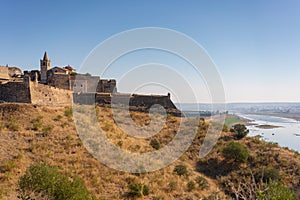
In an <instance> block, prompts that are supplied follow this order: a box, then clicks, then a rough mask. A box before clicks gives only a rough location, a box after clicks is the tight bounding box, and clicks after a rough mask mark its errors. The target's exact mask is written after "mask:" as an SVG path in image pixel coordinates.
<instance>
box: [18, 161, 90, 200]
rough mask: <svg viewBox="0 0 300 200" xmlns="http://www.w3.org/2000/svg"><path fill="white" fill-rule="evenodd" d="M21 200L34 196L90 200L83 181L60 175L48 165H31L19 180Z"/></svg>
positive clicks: (66, 199) (58, 199) (60, 199)
mask: <svg viewBox="0 0 300 200" xmlns="http://www.w3.org/2000/svg"><path fill="white" fill-rule="evenodd" d="M19 188H20V196H19V197H20V198H22V199H30V198H31V195H32V194H35V195H38V194H43V195H46V196H48V197H50V198H51V199H52V198H53V199H55V200H71V199H72V200H77V199H78V200H88V199H90V197H89V194H88V191H87V189H86V187H85V186H84V184H83V181H82V180H81V179H80V178H78V177H76V176H74V177H69V176H67V175H65V174H62V173H59V172H58V171H57V169H56V168H54V167H51V166H49V165H46V164H36V165H31V166H30V167H29V169H27V170H26V172H25V174H24V175H23V176H22V177H21V178H20V179H19Z"/></svg>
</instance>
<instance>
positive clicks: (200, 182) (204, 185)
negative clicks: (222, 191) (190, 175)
mask: <svg viewBox="0 0 300 200" xmlns="http://www.w3.org/2000/svg"><path fill="white" fill-rule="evenodd" d="M195 181H196V183H197V184H198V186H199V188H200V189H201V190H204V189H207V188H209V183H208V181H207V180H206V179H205V178H203V177H202V176H198V177H197V178H196V180H195Z"/></svg>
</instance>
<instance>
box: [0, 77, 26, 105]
mask: <svg viewBox="0 0 300 200" xmlns="http://www.w3.org/2000/svg"><path fill="white" fill-rule="evenodd" d="M0 101H5V102H17V103H31V97H30V91H29V87H28V84H27V83H26V82H7V83H5V84H0Z"/></svg>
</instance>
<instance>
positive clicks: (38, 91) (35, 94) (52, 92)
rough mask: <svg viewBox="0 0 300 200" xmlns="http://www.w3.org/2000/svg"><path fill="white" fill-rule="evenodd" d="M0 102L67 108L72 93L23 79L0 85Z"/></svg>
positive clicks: (70, 101) (70, 102)
mask: <svg viewBox="0 0 300 200" xmlns="http://www.w3.org/2000/svg"><path fill="white" fill-rule="evenodd" d="M0 91H1V92H0V101H4V102H16V103H32V104H36V105H43V106H67V105H71V104H72V91H69V90H63V89H59V88H55V87H51V86H48V85H43V84H39V83H37V82H34V81H31V80H29V79H28V78H27V79H26V78H24V81H22V82H20V81H17V82H7V83H5V84H0Z"/></svg>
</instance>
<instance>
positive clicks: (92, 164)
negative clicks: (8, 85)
mask: <svg viewBox="0 0 300 200" xmlns="http://www.w3.org/2000/svg"><path fill="white" fill-rule="evenodd" d="M97 115H98V119H99V123H100V126H101V127H102V129H103V130H105V131H106V135H107V137H108V138H109V140H110V141H111V142H112V143H114V144H115V145H117V146H119V147H120V148H122V149H126V150H128V151H132V152H146V151H154V150H155V148H157V146H155V145H153V143H151V141H152V140H154V139H155V140H156V141H157V143H158V144H159V146H161V147H162V146H164V145H165V144H167V143H168V142H170V141H171V140H172V138H173V137H174V134H175V133H176V130H177V128H178V125H179V121H180V118H178V117H173V116H170V115H168V117H167V123H166V125H165V126H164V127H163V129H162V130H161V131H160V133H159V134H157V135H155V136H153V137H151V138H148V139H135V138H133V137H129V136H128V135H127V134H125V133H124V132H123V131H122V130H121V129H120V128H118V126H117V124H116V123H115V121H114V120H113V119H112V113H111V110H110V109H109V108H102V107H97ZM131 117H132V118H133V119H134V120H135V122H136V123H137V124H139V125H142V126H143V125H146V124H148V123H149V116H148V114H146V113H139V112H132V113H131ZM208 126H209V124H207V123H205V122H203V121H200V122H199V129H198V132H197V135H196V137H195V139H194V142H193V144H192V146H191V147H190V148H189V150H188V151H187V152H186V153H185V154H184V155H182V156H181V157H180V159H179V160H177V161H176V162H174V163H173V164H172V165H170V166H168V167H166V168H163V169H161V170H158V171H155V172H149V173H144V174H130V173H125V172H119V171H116V170H113V169H110V168H108V167H106V166H105V165H103V164H101V163H100V162H98V161H97V160H96V159H95V158H94V157H93V156H92V155H90V154H89V153H88V151H87V150H86V148H85V147H84V146H83V145H82V142H81V140H80V139H79V137H78V134H77V132H76V128H75V125H74V122H73V118H72V110H71V109H70V108H67V107H66V108H50V107H40V106H34V105H30V104H0V199H17V196H18V194H19V189H18V180H19V178H20V177H21V176H23V175H24V173H25V171H26V169H28V167H29V166H30V165H32V164H36V163H47V164H49V165H50V166H54V167H57V168H58V169H59V171H60V172H62V173H64V174H66V175H68V176H70V177H72V176H74V175H77V176H79V177H80V178H81V179H82V180H84V184H85V186H86V187H87V189H88V191H89V192H90V193H91V194H94V195H95V196H96V197H97V198H99V199H132V198H133V197H132V196H130V195H129V188H130V185H132V184H137V183H141V184H144V185H147V186H148V187H149V195H147V196H144V197H142V198H143V199H204V198H207V199H226V196H227V197H229V196H232V197H235V192H236V188H239V187H238V186H239V185H243V184H244V185H247V184H252V182H251V181H252V179H251V177H252V176H253V177H258V176H259V175H261V174H262V172H266V170H269V171H272V170H273V171H276V172H278V174H277V176H276V177H275V176H274V177H273V178H274V179H275V178H276V180H277V179H278V181H279V182H280V181H281V182H282V183H283V184H284V185H285V186H286V187H287V188H289V189H291V190H293V191H294V192H295V193H297V194H298V195H299V194H300V193H299V190H300V183H299V177H300V156H299V154H298V153H296V152H293V151H289V150H288V149H284V148H280V147H278V146H277V145H276V144H271V143H265V142H262V141H260V140H259V139H258V138H247V137H246V138H243V139H241V140H235V139H234V137H233V134H232V133H231V132H230V131H229V130H224V131H225V132H224V133H223V134H222V137H221V138H220V139H219V141H218V144H217V145H216V146H215V148H214V149H213V151H212V152H211V153H210V154H209V155H208V156H207V157H205V158H203V159H199V158H198V152H199V149H200V145H201V143H202V142H203V139H204V136H205V131H206V130H207V127H208ZM232 141H236V142H238V143H240V144H242V145H243V146H245V147H246V148H247V149H248V151H249V157H248V159H247V161H246V162H242V163H241V162H235V161H232V160H227V159H225V158H224V156H222V153H221V152H222V149H223V148H224V147H226V146H227V145H228V144H229V143H231V142H232ZM154 147H155V148H154ZM179 165H183V166H186V169H187V172H185V173H184V174H183V175H181V176H180V175H178V174H177V173H175V172H174V169H175V168H176V166H179ZM271 169H272V170H271ZM199 177H200V178H199Z"/></svg>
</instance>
